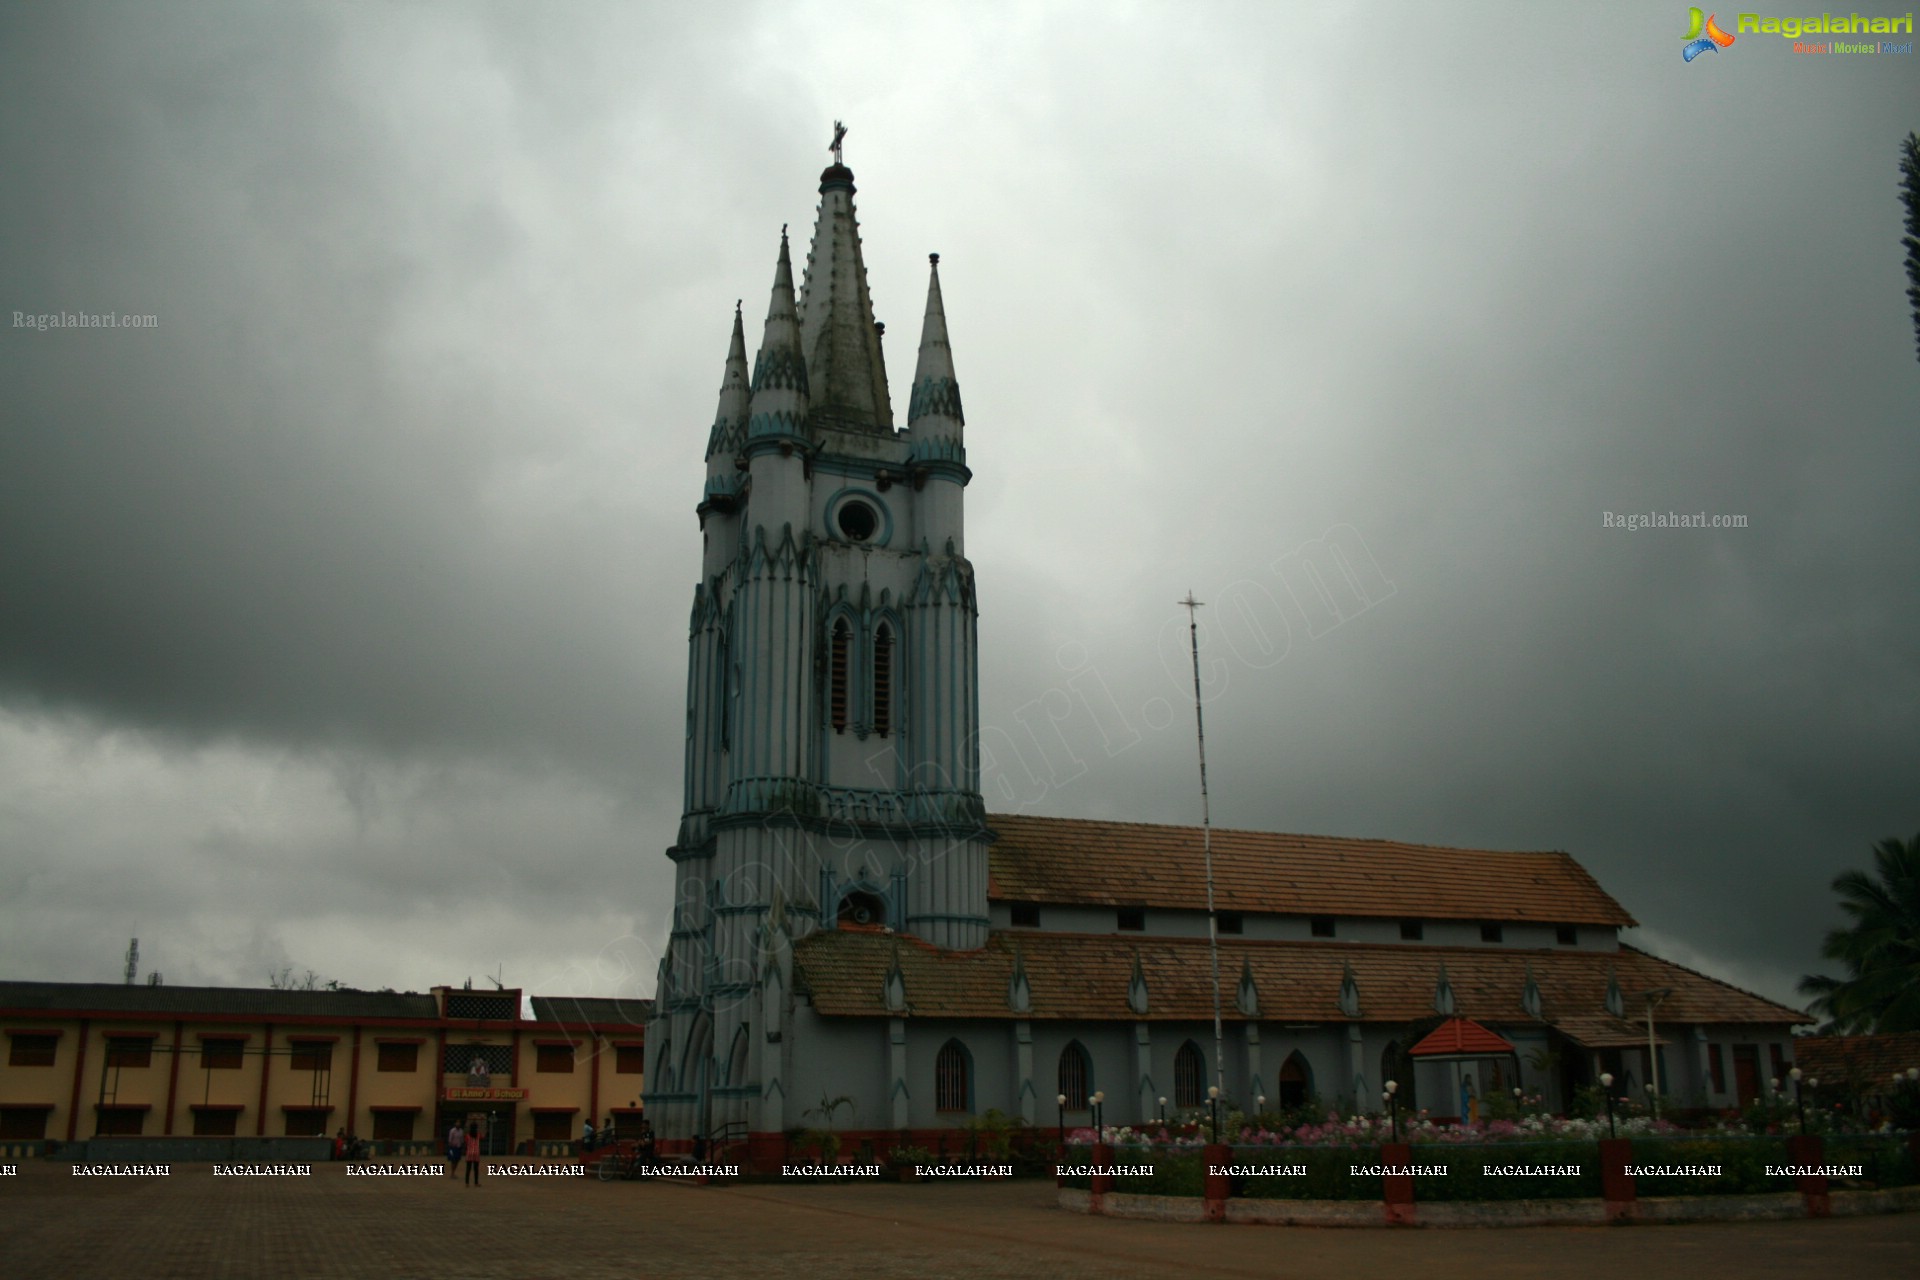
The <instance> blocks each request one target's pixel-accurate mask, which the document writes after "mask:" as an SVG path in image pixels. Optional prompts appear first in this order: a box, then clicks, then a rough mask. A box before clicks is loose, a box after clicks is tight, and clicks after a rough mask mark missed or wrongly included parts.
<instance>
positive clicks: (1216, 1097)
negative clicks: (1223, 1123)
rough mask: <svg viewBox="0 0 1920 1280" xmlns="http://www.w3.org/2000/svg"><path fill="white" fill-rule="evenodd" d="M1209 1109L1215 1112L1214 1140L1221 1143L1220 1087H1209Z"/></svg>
mask: <svg viewBox="0 0 1920 1280" xmlns="http://www.w3.org/2000/svg"><path fill="white" fill-rule="evenodd" d="M1207 1107H1208V1109H1209V1110H1211V1111H1212V1112H1213V1140H1214V1141H1215V1142H1218V1141H1220V1086H1219V1085H1217V1084H1210V1085H1208V1086H1207Z"/></svg>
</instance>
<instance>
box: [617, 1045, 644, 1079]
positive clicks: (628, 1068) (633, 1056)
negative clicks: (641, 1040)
mask: <svg viewBox="0 0 1920 1280" xmlns="http://www.w3.org/2000/svg"><path fill="white" fill-rule="evenodd" d="M646 1070H647V1050H646V1046H645V1045H638V1044H623V1045H620V1046H618V1047H617V1048H615V1049H614V1051H613V1074H615V1075H617V1076H638V1075H645V1074H646Z"/></svg>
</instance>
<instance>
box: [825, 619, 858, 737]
mask: <svg viewBox="0 0 1920 1280" xmlns="http://www.w3.org/2000/svg"><path fill="white" fill-rule="evenodd" d="M852 645H853V631H852V630H851V629H850V628H849V627H848V626H847V620H846V619H845V618H842V619H840V620H839V621H838V622H836V623H834V624H833V644H832V647H831V650H830V652H829V654H828V658H827V662H828V691H827V717H828V720H829V721H830V722H831V723H832V725H833V731H834V732H835V733H842V732H845V730H846V727H847V650H848V649H849V648H851V647H852Z"/></svg>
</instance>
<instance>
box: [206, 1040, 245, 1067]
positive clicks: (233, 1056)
mask: <svg viewBox="0 0 1920 1280" xmlns="http://www.w3.org/2000/svg"><path fill="white" fill-rule="evenodd" d="M246 1052H247V1042H246V1041H245V1040H235V1039H233V1038H231V1037H228V1038H226V1039H223V1040H215V1039H211V1038H209V1039H206V1040H202V1041H201V1042H200V1065H201V1066H202V1067H204V1068H206V1069H207V1070H208V1071H235V1070H238V1069H239V1067H240V1063H241V1061H242V1059H244V1058H245V1057H246Z"/></svg>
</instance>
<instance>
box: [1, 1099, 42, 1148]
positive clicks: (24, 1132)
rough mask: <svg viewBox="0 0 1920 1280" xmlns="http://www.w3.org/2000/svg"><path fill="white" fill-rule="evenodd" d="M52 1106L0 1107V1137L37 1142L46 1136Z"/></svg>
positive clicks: (16, 1140)
mask: <svg viewBox="0 0 1920 1280" xmlns="http://www.w3.org/2000/svg"><path fill="white" fill-rule="evenodd" d="M52 1114H53V1108H52V1107H0V1138H7V1139H11V1140H13V1141H15V1142H38V1141H40V1140H41V1139H42V1138H44V1137H46V1136H47V1117H48V1116H50V1115H52Z"/></svg>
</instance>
